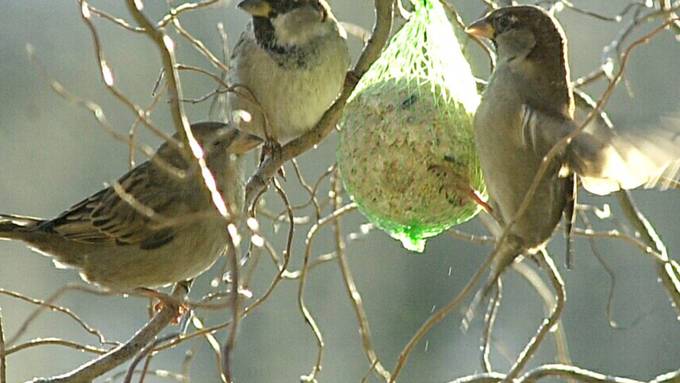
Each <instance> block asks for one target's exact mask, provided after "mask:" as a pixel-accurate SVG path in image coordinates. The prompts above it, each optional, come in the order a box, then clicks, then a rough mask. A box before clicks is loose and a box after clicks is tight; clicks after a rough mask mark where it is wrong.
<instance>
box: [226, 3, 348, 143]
mask: <svg viewBox="0 0 680 383" xmlns="http://www.w3.org/2000/svg"><path fill="white" fill-rule="evenodd" d="M238 7H239V8H241V9H242V10H244V11H246V12H248V13H249V14H251V15H252V17H253V19H252V22H251V23H250V24H249V25H248V27H247V30H246V31H245V32H244V33H243V35H242V36H241V38H240V40H239V41H238V43H237V44H236V46H235V47H234V50H233V55H232V58H231V65H230V67H231V72H230V83H231V84H233V85H234V86H235V87H236V88H237V91H236V92H231V93H229V95H228V102H229V108H230V110H231V111H232V118H233V122H234V123H235V124H237V126H238V128H239V129H241V130H243V131H246V132H249V133H252V134H255V135H257V136H259V137H262V138H266V139H267V140H268V141H273V142H279V143H283V142H285V141H288V140H291V139H293V138H296V137H297V136H299V135H301V134H303V133H305V132H307V131H308V130H310V129H311V128H312V127H314V126H315V125H316V123H317V122H318V121H319V120H320V119H321V116H322V115H323V113H324V112H325V111H326V109H328V107H330V105H331V104H332V103H333V101H334V100H335V99H336V97H337V96H338V95H339V94H340V91H341V89H342V86H343V84H344V81H345V74H346V71H347V68H348V67H349V63H350V56H349V50H348V47H347V41H346V34H345V31H344V29H342V27H341V26H340V25H339V24H338V22H337V20H336V19H335V18H334V17H333V14H332V13H331V11H330V8H329V7H328V5H327V4H326V2H325V1H324V0H244V1H242V2H241V3H239V4H238ZM240 87H245V88H246V89H239V88H240ZM244 111H245V112H246V114H244V113H243V112H244Z"/></svg>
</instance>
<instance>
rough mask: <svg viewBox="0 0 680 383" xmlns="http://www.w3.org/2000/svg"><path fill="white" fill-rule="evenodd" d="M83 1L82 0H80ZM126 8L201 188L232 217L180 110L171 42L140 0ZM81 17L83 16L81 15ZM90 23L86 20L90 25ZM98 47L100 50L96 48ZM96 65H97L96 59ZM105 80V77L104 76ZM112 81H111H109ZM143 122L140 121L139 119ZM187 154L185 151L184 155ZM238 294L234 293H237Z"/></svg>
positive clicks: (233, 213)
mask: <svg viewBox="0 0 680 383" xmlns="http://www.w3.org/2000/svg"><path fill="white" fill-rule="evenodd" d="M81 1H84V0H81ZM127 6H128V10H129V11H130V13H131V14H132V16H133V17H134V19H135V20H136V21H137V23H139V24H140V25H141V26H142V27H144V28H145V33H146V35H147V36H148V37H149V38H151V40H152V41H153V42H154V43H155V44H156V46H157V48H158V50H159V51H160V54H161V59H162V61H163V70H164V71H165V73H166V76H167V81H168V96H169V97H170V106H171V108H170V111H171V115H172V120H173V122H174V124H175V129H176V130H177V133H178V134H179V136H180V137H181V139H182V142H183V143H184V144H185V147H188V148H189V151H190V155H191V157H193V160H194V162H195V163H196V165H198V167H199V168H200V169H201V177H202V179H203V182H202V185H203V186H204V187H205V189H206V191H207V193H208V194H209V196H210V197H211V199H212V202H213V206H214V207H215V209H216V210H217V212H219V214H220V215H221V216H222V217H224V218H225V219H226V220H233V218H234V217H236V215H237V212H236V211H234V209H233V207H232V206H230V205H229V204H227V203H226V202H225V200H224V199H223V198H222V195H221V194H220V192H219V191H218V190H217V185H216V182H215V177H214V176H213V174H212V172H211V171H210V169H208V165H207V164H206V161H205V153H204V151H203V148H202V147H201V146H200V145H199V144H198V141H196V137H194V134H193V132H192V131H191V126H190V124H189V120H188V119H187V116H186V114H185V113H184V105H183V104H182V102H181V100H182V98H183V97H182V86H181V82H180V78H179V72H178V71H177V68H176V60H175V42H174V41H173V40H172V39H171V38H170V36H168V35H167V34H166V33H165V31H164V30H163V29H162V28H158V29H157V28H154V26H153V24H151V21H150V20H149V19H148V18H147V17H146V15H144V13H142V8H143V6H144V4H143V1H142V0H127ZM83 16H84V15H83ZM90 24H91V23H88V25H90ZM98 50H100V49H98ZM100 65H102V66H103V65H104V64H101V61H100ZM104 80H105V81H106V76H104ZM111 83H112V82H111ZM142 121H144V120H142ZM183 152H184V151H183ZM187 155H189V153H188V154H187ZM237 296H238V295H237Z"/></svg>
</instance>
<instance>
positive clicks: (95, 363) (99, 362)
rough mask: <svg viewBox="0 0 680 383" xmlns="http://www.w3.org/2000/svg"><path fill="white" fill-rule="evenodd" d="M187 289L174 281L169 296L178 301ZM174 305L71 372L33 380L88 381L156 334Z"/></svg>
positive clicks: (49, 382) (50, 382)
mask: <svg viewBox="0 0 680 383" xmlns="http://www.w3.org/2000/svg"><path fill="white" fill-rule="evenodd" d="M187 292H188V286H187V285H185V284H183V283H178V284H176V285H175V288H174V289H173V292H172V296H173V297H174V298H176V299H178V300H182V299H183V298H184V296H186V294H187ZM177 310H178V308H177V307H173V306H172V305H169V304H166V305H164V306H163V308H162V309H161V310H160V311H159V312H158V313H157V314H156V315H155V316H154V317H153V318H151V320H150V321H149V322H148V323H147V324H146V325H144V327H142V328H141V329H140V330H139V331H137V333H135V334H134V335H133V336H132V337H131V338H130V339H129V340H128V341H127V342H125V343H124V344H122V345H120V346H118V347H116V348H114V349H113V350H111V351H109V352H107V353H106V354H104V355H102V356H101V357H99V358H97V359H94V360H92V361H90V362H87V363H85V364H83V365H81V366H79V367H78V368H76V369H75V370H73V371H70V372H68V373H65V374H62V375H58V376H54V377H50V378H37V379H34V380H33V381H32V382H33V383H80V382H89V381H92V380H94V379H95V378H97V377H99V376H101V375H103V374H105V373H106V372H108V371H111V370H112V369H114V368H116V367H118V366H120V365H121V364H123V363H125V362H126V361H127V360H129V359H130V358H132V357H133V356H135V354H137V353H138V352H139V351H141V350H142V349H143V348H144V347H145V346H146V345H147V344H149V342H152V341H153V339H154V338H155V337H156V335H158V333H160V332H161V331H162V330H163V329H164V328H165V327H166V326H167V325H168V324H170V322H171V321H172V320H173V318H175V316H176V315H177Z"/></svg>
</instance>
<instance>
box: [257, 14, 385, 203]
mask: <svg viewBox="0 0 680 383" xmlns="http://www.w3.org/2000/svg"><path fill="white" fill-rule="evenodd" d="M374 1H375V10H376V22H375V26H374V28H373V31H372V33H371V38H370V39H369V41H368V44H366V46H365V47H364V50H363V51H362V53H361V55H360V56H359V60H358V61H357V63H356V65H355V66H354V69H353V70H352V75H353V77H356V78H361V76H363V74H364V73H366V71H367V70H368V68H369V67H370V66H371V64H373V62H374V61H375V60H376V59H377V58H378V56H379V55H380V52H382V49H383V47H384V46H385V43H386V42H387V39H388V38H389V34H390V30H391V28H392V15H393V5H394V1H393V0H374ZM355 86H356V82H347V83H346V84H345V86H344V87H343V89H342V92H341V93H340V95H339V96H338V98H337V99H336V100H335V102H334V103H333V105H331V107H330V108H329V109H328V110H326V112H325V113H324V115H323V117H321V120H320V121H319V122H318V123H317V124H316V126H315V127H314V128H313V129H312V130H310V131H309V132H307V133H305V134H303V135H302V136H300V137H298V138H296V139H295V140H293V141H291V142H289V143H287V144H286V145H284V146H283V147H282V148H281V150H280V155H277V156H276V158H273V157H269V158H267V159H266V160H265V161H263V162H262V164H260V166H259V168H258V169H257V172H256V173H255V174H254V175H253V176H252V177H251V178H250V180H249V181H248V184H247V185H246V206H251V205H252V204H253V203H254V201H255V197H257V196H258V195H260V193H261V192H262V190H264V189H265V187H266V185H267V183H268V182H269V180H270V179H271V177H272V176H273V175H274V173H275V172H276V171H277V170H278V169H279V168H280V167H281V166H282V165H283V164H284V163H285V162H286V161H288V160H290V159H292V158H294V157H297V156H298V155H300V154H302V153H304V152H306V151H307V150H309V149H311V148H313V147H314V146H315V145H317V144H318V143H319V142H321V140H323V139H324V138H325V137H326V136H328V134H330V133H331V132H332V131H333V130H334V128H335V125H336V124H337V122H338V120H339V119H340V116H341V115H342V111H343V109H344V107H345V104H346V103H347V100H348V99H349V97H350V95H351V94H352V92H353V91H354V88H355Z"/></svg>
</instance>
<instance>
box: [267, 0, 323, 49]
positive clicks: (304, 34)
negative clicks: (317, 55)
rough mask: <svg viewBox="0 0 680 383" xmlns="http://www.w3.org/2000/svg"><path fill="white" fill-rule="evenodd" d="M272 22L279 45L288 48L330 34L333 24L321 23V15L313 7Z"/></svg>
mask: <svg viewBox="0 0 680 383" xmlns="http://www.w3.org/2000/svg"><path fill="white" fill-rule="evenodd" d="M271 22H272V25H273V26H274V35H275V36H276V41H277V43H278V44H279V45H288V46H293V45H303V44H306V43H308V42H309V41H310V40H312V39H314V38H317V37H320V36H323V35H324V34H326V33H328V32H329V31H330V29H331V28H332V24H331V22H329V21H328V20H326V21H321V14H320V13H319V12H318V11H317V10H315V9H313V8H311V7H304V8H300V9H296V10H294V11H291V12H288V13H286V14H283V15H279V16H276V17H275V18H273V19H271Z"/></svg>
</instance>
